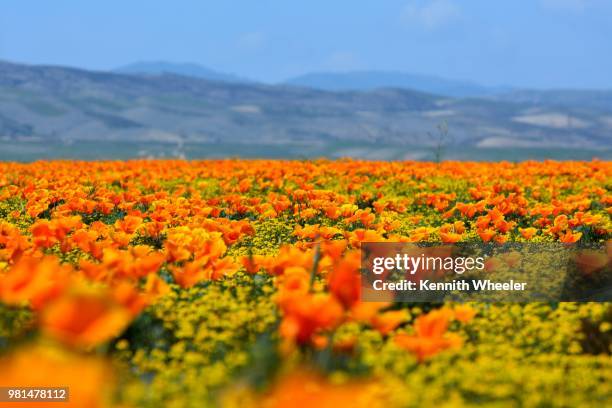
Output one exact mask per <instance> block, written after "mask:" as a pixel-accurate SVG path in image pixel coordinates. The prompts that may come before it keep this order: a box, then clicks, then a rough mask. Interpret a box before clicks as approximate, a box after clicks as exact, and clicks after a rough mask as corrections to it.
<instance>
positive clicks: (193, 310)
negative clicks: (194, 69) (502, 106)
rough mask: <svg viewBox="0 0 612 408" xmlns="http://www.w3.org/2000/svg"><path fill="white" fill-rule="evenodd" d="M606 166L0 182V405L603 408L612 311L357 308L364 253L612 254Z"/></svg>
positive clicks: (83, 170)
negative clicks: (584, 245) (49, 391)
mask: <svg viewBox="0 0 612 408" xmlns="http://www.w3.org/2000/svg"><path fill="white" fill-rule="evenodd" d="M611 189H612V162H602V161H591V162H553V161H548V162H522V163H508V162H499V163H468V162H463V163H460V162H442V163H423V162H365V161H353V160H340V161H326V160H321V161H280V160H269V161H264V160H259V161H257V160H255V161H249V160H218V161H171V160H153V161H124V162H74V161H47V162H35V163H30V164H18V163H0V387H1V386H5V387H26V386H30V387H41V386H44V387H50V386H55V387H69V389H70V401H69V403H63V404H59V403H40V402H39V403H31V404H30V403H24V402H19V403H15V404H13V405H10V404H8V405H7V404H6V403H4V404H5V405H2V404H3V403H0V406H18V407H26V406H38V407H40V406H60V405H61V406H75V407H89V408H95V407H106V406H117V407H168V408H174V407H177V408H178V407H204V406H222V407H241V408H246V407H290V406H296V407H297V406H304V407H317V408H324V407H334V408H337V407H343V406H347V407H368V408H373V407H379V406H380V407H432V406H436V407H446V406H450V407H455V406H474V405H479V406H496V407H497V406H504V407H505V406H517V407H523V406H529V407H531V406H534V407H550V406H565V407H583V406H593V407H602V406H605V405H609V404H610V403H611V402H612V356H611V353H612V304H611V303H601V302H600V303H567V302H565V303H564V302H549V303H488V304H485V303H469V304H459V303H456V304H453V303H444V304H429V303H425V304H417V303H413V304H410V303H385V302H362V301H361V300H360V275H359V267H360V252H359V248H360V245H361V243H362V242H382V241H392V242H424V241H427V242H445V243H451V242H481V241H485V242H499V243H503V242H513V241H517V242H527V241H528V242H563V243H567V244H572V243H576V242H606V241H607V240H609V239H610V237H611V234H612V218H611V216H612V192H611Z"/></svg>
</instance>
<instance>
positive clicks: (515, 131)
mask: <svg viewBox="0 0 612 408" xmlns="http://www.w3.org/2000/svg"><path fill="white" fill-rule="evenodd" d="M508 95H511V96H505V97H499V96H495V97H487V98H449V97H445V96H438V95H434V94H431V93H423V92H418V91H413V90H407V89H393V88H385V89H374V90H369V91H336V92H331V91H324V90H317V89H311V88H303V87H295V86H289V85H276V86H273V85H263V84H256V83H248V82H246V83H244V82H223V81H217V80H214V81H213V80H206V79H201V78H195V77H190V76H183V75H174V74H166V73H162V74H159V75H158V74H151V73H149V74H146V75H143V74H124V73H116V72H94V71H86V70H81V69H74V68H67V67H58V66H31V65H22V64H13V63H9V62H0V138H1V140H4V141H5V142H11V143H21V142H24V143H25V142H32V141H39V142H40V141H42V142H44V143H46V144H53V143H63V144H69V143H74V142H77V141H89V142H97V143H103V142H139V143H143V142H149V143H153V142H155V143H171V144H176V145H178V146H180V145H183V144H186V143H197V144H204V145H206V144H208V145H213V144H217V145H218V144H221V143H225V144H227V143H230V144H236V145H244V146H245V149H247V150H248V149H249V146H253V145H255V144H257V145H258V146H265V145H269V146H283V145H299V146H314V145H317V146H325V145H330V144H333V145H351V146H353V145H356V144H358V145H369V146H387V147H389V148H390V149H393V148H394V146H417V147H427V146H432V145H434V144H435V143H436V136H435V134H436V126H437V125H438V124H440V123H442V122H446V123H447V124H448V127H449V135H450V136H451V138H452V142H450V143H451V144H454V145H455V146H463V147H465V146H469V147H474V148H491V147H495V148H516V147H530V148H548V149H549V148H589V149H596V150H597V149H608V148H609V147H610V146H611V145H612V136H611V135H612V105H608V106H606V105H605V104H604V103H597V104H596V106H593V107H591V108H588V107H584V106H583V105H580V106H575V105H573V104H572V103H569V102H568V103H556V104H548V103H543V102H542V101H541V99H542V98H543V97H541V96H540V97H539V98H540V99H538V98H536V97H535V96H533V97H529V98H528V97H526V96H525V95H524V94H508ZM584 97H585V98H588V96H584ZM609 97H610V94H609V93H604V94H603V96H601V98H600V100H601V101H605V100H607V99H606V98H609ZM557 100H560V101H563V100H565V99H563V98H561V97H559V98H557ZM321 151H322V152H324V153H325V148H322V150H321ZM238 154H240V152H238Z"/></svg>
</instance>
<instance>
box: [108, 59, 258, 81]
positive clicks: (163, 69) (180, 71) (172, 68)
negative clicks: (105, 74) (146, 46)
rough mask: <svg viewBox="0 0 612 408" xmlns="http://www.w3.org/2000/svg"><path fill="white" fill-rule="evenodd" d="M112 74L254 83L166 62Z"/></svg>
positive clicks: (187, 64) (123, 68) (142, 63)
mask: <svg viewBox="0 0 612 408" xmlns="http://www.w3.org/2000/svg"><path fill="white" fill-rule="evenodd" d="M113 72H116V73H119V74H145V75H163V74H175V75H183V76H188V77H194V78H202V79H207V80H210V81H224V82H254V81H251V80H248V79H245V78H242V77H240V76H238V75H233V74H226V73H224V72H220V71H216V70H214V69H210V68H207V67H204V66H202V65H199V64H194V63H190V62H184V63H172V62H166V61H140V62H135V63H132V64H128V65H124V66H121V67H119V68H116V69H114V70H113Z"/></svg>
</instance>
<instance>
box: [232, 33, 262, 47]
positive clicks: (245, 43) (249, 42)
mask: <svg viewBox="0 0 612 408" xmlns="http://www.w3.org/2000/svg"><path fill="white" fill-rule="evenodd" d="M265 43H266V36H265V34H264V33H262V32H260V31H253V32H250V33H244V34H242V35H241V36H240V38H238V46H239V47H240V48H243V49H246V50H249V51H256V50H259V49H260V48H262V47H263V46H264V45H265Z"/></svg>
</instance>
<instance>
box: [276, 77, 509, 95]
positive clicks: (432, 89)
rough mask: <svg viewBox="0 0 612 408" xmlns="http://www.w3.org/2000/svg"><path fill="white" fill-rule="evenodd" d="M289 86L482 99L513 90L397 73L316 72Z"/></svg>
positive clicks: (294, 81)
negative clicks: (389, 90) (404, 91)
mask: <svg viewBox="0 0 612 408" xmlns="http://www.w3.org/2000/svg"><path fill="white" fill-rule="evenodd" d="M285 83H286V84H289V85H296V86H303V87H309V88H315V89H322V90H327V91H370V90H373V89H377V88H404V89H413V90H417V91H421V92H427V93H432V94H437V95H444V96H451V97H459V98H463V97H479V96H487V95H492V94H497V93H500V92H507V91H510V89H511V88H509V87H486V86H483V85H480V84H477V83H473V82H469V81H460V80H452V79H445V78H439V77H436V76H432V75H417V74H408V73H404V72H394V71H348V72H315V73H308V74H304V75H300V76H297V77H295V78H291V79H289V80H287V81H285Z"/></svg>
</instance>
